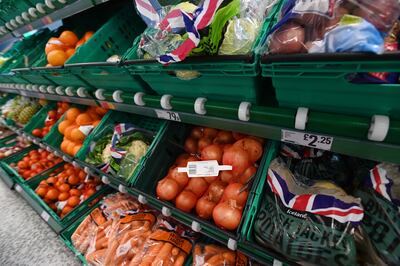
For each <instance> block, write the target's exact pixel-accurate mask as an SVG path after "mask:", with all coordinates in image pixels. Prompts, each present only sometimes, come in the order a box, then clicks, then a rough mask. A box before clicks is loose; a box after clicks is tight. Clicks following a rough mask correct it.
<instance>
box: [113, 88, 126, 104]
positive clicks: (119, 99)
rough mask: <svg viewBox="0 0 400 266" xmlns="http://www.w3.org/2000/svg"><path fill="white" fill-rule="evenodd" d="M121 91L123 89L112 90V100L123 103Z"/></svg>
mask: <svg viewBox="0 0 400 266" xmlns="http://www.w3.org/2000/svg"><path fill="white" fill-rule="evenodd" d="M122 93H123V91H121V90H116V91H114V92H113V94H112V97H113V100H114V101H115V102H117V103H123V102H124V100H123V99H122V97H121V96H122Z"/></svg>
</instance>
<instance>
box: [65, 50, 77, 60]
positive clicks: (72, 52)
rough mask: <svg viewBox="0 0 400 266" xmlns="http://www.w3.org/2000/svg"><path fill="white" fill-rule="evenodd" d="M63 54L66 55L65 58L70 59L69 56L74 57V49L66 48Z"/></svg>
mask: <svg viewBox="0 0 400 266" xmlns="http://www.w3.org/2000/svg"><path fill="white" fill-rule="evenodd" d="M65 53H66V54H67V57H68V58H70V57H71V56H73V55H74V53H75V49H74V48H68V49H67V51H65Z"/></svg>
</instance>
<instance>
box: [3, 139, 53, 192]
mask: <svg viewBox="0 0 400 266" xmlns="http://www.w3.org/2000/svg"><path fill="white" fill-rule="evenodd" d="M35 149H39V147H38V146H36V145H31V146H29V147H27V148H25V149H23V151H22V152H18V153H15V154H13V155H12V156H10V157H7V158H5V159H4V160H2V161H1V162H0V164H1V167H2V168H3V170H5V171H6V172H7V173H8V175H10V176H12V178H13V179H14V180H15V182H16V183H17V184H20V185H23V184H25V183H26V182H28V181H29V180H32V179H33V178H35V177H31V178H29V179H27V180H25V179H23V178H22V176H20V175H19V174H18V172H17V170H15V169H14V168H12V167H11V166H10V164H11V163H18V162H19V161H20V160H22V158H24V156H25V155H27V154H28V152H30V151H31V150H35ZM58 166H59V164H56V165H54V166H52V167H50V168H49V169H46V170H44V171H43V172H42V173H45V172H47V171H49V170H51V169H55V168H57V167H58ZM40 174H41V173H40ZM40 174H39V175H40Z"/></svg>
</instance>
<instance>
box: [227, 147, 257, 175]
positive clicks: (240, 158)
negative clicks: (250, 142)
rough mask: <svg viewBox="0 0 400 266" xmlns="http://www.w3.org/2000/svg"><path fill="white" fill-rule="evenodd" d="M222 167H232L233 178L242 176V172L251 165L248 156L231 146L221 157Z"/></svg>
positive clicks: (238, 148)
mask: <svg viewBox="0 0 400 266" xmlns="http://www.w3.org/2000/svg"><path fill="white" fill-rule="evenodd" d="M222 163H223V164H224V165H232V174H233V176H234V177H236V176H239V175H241V174H243V172H244V170H246V169H247V167H249V166H250V165H251V163H250V159H249V154H248V153H247V152H246V151H245V150H243V149H242V148H240V147H235V146H232V147H230V148H229V149H227V150H226V151H225V152H224V155H223V156H222Z"/></svg>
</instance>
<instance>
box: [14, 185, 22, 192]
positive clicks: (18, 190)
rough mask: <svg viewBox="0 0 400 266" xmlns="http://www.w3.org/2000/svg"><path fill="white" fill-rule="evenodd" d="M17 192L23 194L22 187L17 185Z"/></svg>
mask: <svg viewBox="0 0 400 266" xmlns="http://www.w3.org/2000/svg"><path fill="white" fill-rule="evenodd" d="M15 190H16V191H17V192H18V193H21V192H22V187H20V186H19V185H16V186H15Z"/></svg>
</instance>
